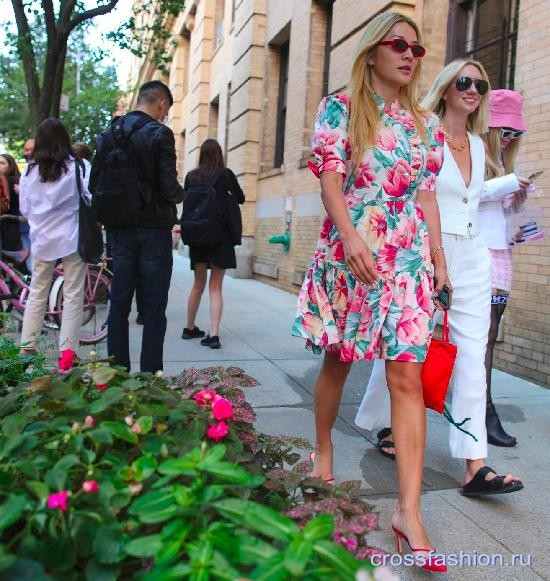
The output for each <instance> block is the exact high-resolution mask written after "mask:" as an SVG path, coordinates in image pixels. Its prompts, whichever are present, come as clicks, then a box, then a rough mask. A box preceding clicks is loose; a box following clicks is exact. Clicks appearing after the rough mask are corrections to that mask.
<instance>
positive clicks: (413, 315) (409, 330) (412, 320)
mask: <svg viewBox="0 0 550 581" xmlns="http://www.w3.org/2000/svg"><path fill="white" fill-rule="evenodd" d="M429 321H430V316H429V315H428V314H426V313H425V312H423V311H418V310H415V309H412V308H411V307H407V306H406V307H404V308H403V312H402V314H401V318H400V319H399V323H398V324H397V329H396V334H397V337H398V338H399V339H400V340H401V341H403V343H406V344H408V345H414V346H416V347H418V346H420V345H425V344H426V342H427V340H428V335H429Z"/></svg>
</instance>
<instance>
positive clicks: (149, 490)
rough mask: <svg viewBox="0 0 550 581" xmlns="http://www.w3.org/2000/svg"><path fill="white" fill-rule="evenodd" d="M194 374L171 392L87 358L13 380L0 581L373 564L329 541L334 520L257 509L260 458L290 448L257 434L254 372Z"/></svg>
mask: <svg viewBox="0 0 550 581" xmlns="http://www.w3.org/2000/svg"><path fill="white" fill-rule="evenodd" d="M193 373H195V377H194V380H191V379H190V375H192V374H193ZM201 373H202V375H201ZM190 375H188V376H187V379H188V380H189V381H188V382H187V384H185V385H184V386H182V381H181V378H180V381H179V382H178V380H176V384H177V385H178V387H177V389H174V388H173V387H172V386H171V385H170V383H169V382H167V381H166V380H165V379H164V378H163V377H161V376H159V375H151V374H137V375H134V376H130V375H128V374H127V373H126V372H125V371H124V370H121V369H118V368H114V367H109V366H107V365H106V364H105V363H104V362H101V361H91V362H88V363H84V364H82V365H81V367H79V368H76V369H72V370H71V371H69V372H67V373H66V374H64V375H52V374H50V375H43V376H41V377H36V378H34V379H33V380H32V381H30V382H28V383H17V384H14V385H10V386H9V387H7V388H6V391H5V394H4V396H3V397H2V398H0V578H6V579H18V580H24V579H30V578H31V577H32V578H33V579H63V580H67V579H68V580H71V579H84V578H85V579H88V580H99V579H101V580H108V579H117V578H121V579H129V578H136V579H147V580H157V579H158V580H161V579H162V580H163V581H164V580H169V579H193V580H203V579H204V580H207V579H227V580H229V579H231V580H234V579H238V578H244V577H246V578H250V579H265V580H276V579H285V580H286V579H306V580H307V579H311V580H317V579H336V580H337V579H353V577H354V575H355V572H356V571H358V570H359V569H360V568H365V569H369V568H370V567H369V564H368V563H361V562H360V561H359V560H358V559H356V558H355V557H354V556H353V555H352V554H350V552H349V551H347V550H345V549H344V548H343V547H342V546H339V545H338V544H337V543H334V542H333V541H332V538H333V536H334V534H335V528H334V518H333V517H332V516H331V515H329V514H320V512H321V511H320V510H319V509H317V511H316V512H315V514H313V513H311V514H310V515H309V517H310V518H306V517H304V516H303V515H302V516H301V517H300V519H299V522H296V520H293V518H291V517H290V516H287V515H284V514H281V512H279V511H278V510H276V509H275V508H273V507H271V506H268V505H266V504H261V503H260V502H265V501H266V500H269V499H271V498H274V496H273V489H270V488H265V486H264V485H265V484H266V483H267V482H269V480H268V479H267V478H266V475H265V474H266V470H265V468H264V465H269V467H270V470H274V469H277V468H276V467H277V466H279V465H280V463H281V462H282V461H283V459H284V458H288V457H289V456H290V455H291V454H292V452H291V451H290V449H289V448H288V445H284V446H282V445H280V444H278V446H279V447H278V448H277V447H275V451H276V455H275V457H274V458H272V459H271V460H268V459H267V456H266V451H265V447H264V448H262V446H263V444H262V439H261V438H260V437H258V436H257V435H256V433H255V432H252V430H253V429H252V428H251V423H249V422H248V420H249V419H250V416H249V412H250V411H251V410H250V406H249V405H248V404H247V403H246V401H245V400H241V399H240V396H239V395H238V391H240V389H239V388H237V387H236V384H237V383H238V384H241V385H242V383H246V382H247V381H248V382H249V383H254V380H252V379H251V378H247V376H245V375H244V374H243V372H242V371H241V370H236V369H230V370H228V371H225V372H219V373H217V374H216V373H212V371H210V373H207V374H206V375H205V374H204V373H203V372H192V373H191V374H190ZM230 378H232V379H230ZM213 382H217V383H218V384H219V385H218V389H216V391H214V390H212V389H206V388H205V384H206V385H208V386H210V387H212V383H213ZM223 390H226V392H227V393H228V394H230V393H231V394H232V395H233V396H234V397H235V398H237V399H239V401H240V404H239V405H237V404H234V403H232V402H231V401H230V399H229V397H224V396H221V392H223ZM181 391H186V394H185V395H186V396H187V399H186V398H185V397H182V393H180V392H181ZM187 392H188V393H187ZM252 413H253V412H252ZM247 430H248V431H247ZM246 433H249V434H252V437H253V439H255V441H257V443H258V445H260V448H261V449H262V451H261V454H262V455H263V457H264V461H263V462H262V464H260V463H258V462H257V457H258V456H257V455H258V454H259V453H260V451H259V450H256V452H253V451H252V448H253V447H255V445H254V446H251V445H250V444H248V443H246V440H247V438H246V437H244V435H245V434H246ZM277 454H278V455H279V456H277ZM272 480H273V481H275V480H274V479H273V478H272ZM313 484H314V483H312V486H313ZM310 488H311V487H310ZM311 490H313V488H311ZM276 494H277V495H278V496H279V497H280V496H282V495H283V494H284V493H283V492H281V491H277V492H276ZM326 494H328V492H326ZM258 500H260V502H258ZM291 504H296V505H297V504H298V500H295V501H293V502H292V503H291ZM306 521H307V522H306Z"/></svg>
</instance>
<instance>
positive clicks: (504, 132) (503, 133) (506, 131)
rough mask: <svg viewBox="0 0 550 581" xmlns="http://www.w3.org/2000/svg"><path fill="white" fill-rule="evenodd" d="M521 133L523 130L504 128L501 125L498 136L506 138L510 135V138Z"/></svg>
mask: <svg viewBox="0 0 550 581" xmlns="http://www.w3.org/2000/svg"><path fill="white" fill-rule="evenodd" d="M522 135H523V131H516V130H515V129H505V128H504V127H502V128H501V129H500V136H501V137H503V138H504V139H508V138H509V137H511V138H512V139H517V138H518V137H521V136H522Z"/></svg>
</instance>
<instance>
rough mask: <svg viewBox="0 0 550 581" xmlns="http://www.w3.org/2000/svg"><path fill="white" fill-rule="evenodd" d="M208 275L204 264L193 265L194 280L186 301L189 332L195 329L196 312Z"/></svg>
mask: <svg viewBox="0 0 550 581" xmlns="http://www.w3.org/2000/svg"><path fill="white" fill-rule="evenodd" d="M207 274H208V268H207V265H206V264H205V263H202V262H198V263H196V264H195V270H193V275H194V280H193V287H192V288H191V292H190V293H189V299H188V300H187V326H186V328H187V329H189V330H190V331H192V330H193V328H194V327H195V319H196V318H197V311H198V310H199V306H200V304H201V298H202V293H203V292H204V287H205V286H206V277H207Z"/></svg>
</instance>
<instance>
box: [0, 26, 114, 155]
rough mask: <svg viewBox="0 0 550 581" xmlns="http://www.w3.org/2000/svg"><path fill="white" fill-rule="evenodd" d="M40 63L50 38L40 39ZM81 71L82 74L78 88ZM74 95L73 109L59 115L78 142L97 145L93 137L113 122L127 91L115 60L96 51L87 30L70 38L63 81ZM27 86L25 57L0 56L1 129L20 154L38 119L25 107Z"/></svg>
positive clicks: (71, 97)
mask: <svg viewBox="0 0 550 581" xmlns="http://www.w3.org/2000/svg"><path fill="white" fill-rule="evenodd" d="M35 47H36V54H37V55H38V61H37V62H38V63H39V64H40V62H41V61H42V60H43V53H44V47H45V39H43V43H42V45H41V44H40V43H39V42H36V43H35ZM77 75H78V76H79V77H80V83H79V91H78V92H77V80H76V79H77ZM62 93H63V94H64V95H67V96H68V97H69V110H68V111H60V112H59V118H60V119H61V120H62V121H63V123H65V125H66V126H67V130H68V131H69V135H71V138H72V139H73V140H74V141H84V142H85V143H87V144H88V145H92V144H93V140H94V136H95V135H96V134H97V133H98V132H99V131H101V130H102V129H103V128H104V127H105V126H106V125H107V124H108V122H109V120H110V119H111V117H112V114H113V112H114V111H115V109H116V107H117V100H118V98H119V97H120V95H121V94H122V92H121V91H120V89H119V87H118V81H117V76H116V70H115V67H114V66H113V64H107V63H106V62H105V54H104V53H102V52H100V51H99V52H98V51H94V50H92V49H91V48H90V47H89V46H88V45H87V44H86V39H85V37H84V35H83V34H82V32H81V33H79V34H75V35H74V37H73V38H72V39H71V41H70V45H69V51H68V56H67V60H66V62H65V71H64V78H63V85H62ZM26 98H27V88H26V84H25V73H24V70H23V65H22V62H21V61H20V60H19V59H18V58H17V55H15V54H13V53H12V54H10V53H8V54H6V55H3V56H0V119H2V123H1V125H0V134H1V135H2V136H3V137H4V139H5V141H6V144H7V147H8V148H9V149H10V150H11V151H13V152H15V153H17V154H19V153H20V151H19V150H20V148H21V146H22V145H23V143H24V141H25V140H26V139H27V138H28V137H29V136H31V135H32V134H33V124H32V119H31V115H30V112H29V109H28V107H27V106H26Z"/></svg>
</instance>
